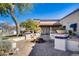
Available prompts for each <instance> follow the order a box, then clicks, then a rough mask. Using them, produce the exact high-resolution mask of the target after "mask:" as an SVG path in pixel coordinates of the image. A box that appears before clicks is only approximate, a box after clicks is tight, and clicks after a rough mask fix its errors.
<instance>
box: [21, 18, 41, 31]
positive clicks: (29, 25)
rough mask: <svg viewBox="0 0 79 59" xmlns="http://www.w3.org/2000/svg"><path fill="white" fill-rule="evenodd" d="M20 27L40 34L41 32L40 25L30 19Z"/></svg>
mask: <svg viewBox="0 0 79 59" xmlns="http://www.w3.org/2000/svg"><path fill="white" fill-rule="evenodd" d="M20 26H22V27H25V28H26V30H29V31H32V32H39V31H40V30H41V28H40V27H39V23H38V22H35V21H33V20H31V19H28V20H27V21H26V22H22V23H21V24H20Z"/></svg>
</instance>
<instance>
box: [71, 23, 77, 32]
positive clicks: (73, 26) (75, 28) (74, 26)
mask: <svg viewBox="0 0 79 59" xmlns="http://www.w3.org/2000/svg"><path fill="white" fill-rule="evenodd" d="M70 28H73V31H77V23H74V24H71V25H70Z"/></svg>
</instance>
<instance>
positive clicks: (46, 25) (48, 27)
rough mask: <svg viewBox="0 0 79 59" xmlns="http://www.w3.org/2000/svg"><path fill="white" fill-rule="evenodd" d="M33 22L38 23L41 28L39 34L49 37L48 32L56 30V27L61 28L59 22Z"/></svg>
mask: <svg viewBox="0 0 79 59" xmlns="http://www.w3.org/2000/svg"><path fill="white" fill-rule="evenodd" d="M35 21H37V22H39V24H40V27H41V34H46V35H49V34H50V32H52V31H53V30H56V29H57V28H58V27H60V26H61V24H60V23H59V20H39V19H35Z"/></svg>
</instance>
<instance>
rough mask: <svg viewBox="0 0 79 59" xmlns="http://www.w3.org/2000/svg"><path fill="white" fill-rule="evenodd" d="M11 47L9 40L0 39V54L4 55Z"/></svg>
mask: <svg viewBox="0 0 79 59" xmlns="http://www.w3.org/2000/svg"><path fill="white" fill-rule="evenodd" d="M11 48H12V45H11V42H10V41H8V40H0V55H5V53H7V52H9V51H10V49H11Z"/></svg>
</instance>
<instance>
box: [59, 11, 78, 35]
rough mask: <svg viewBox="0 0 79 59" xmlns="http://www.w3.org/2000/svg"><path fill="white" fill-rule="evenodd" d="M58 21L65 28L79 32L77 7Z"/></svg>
mask: <svg viewBox="0 0 79 59" xmlns="http://www.w3.org/2000/svg"><path fill="white" fill-rule="evenodd" d="M60 23H61V24H62V25H63V26H64V27H65V28H66V29H67V30H73V31H75V32H76V33H77V34H79V9H77V10H75V11H73V12H72V13H70V14H68V15H67V16H65V17H63V18H62V19H61V20H60Z"/></svg>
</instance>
